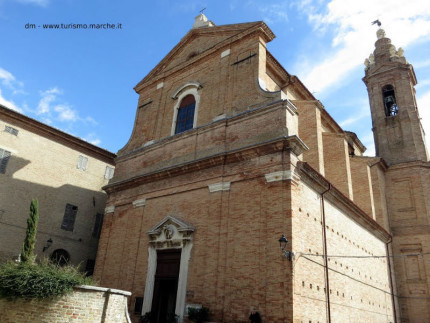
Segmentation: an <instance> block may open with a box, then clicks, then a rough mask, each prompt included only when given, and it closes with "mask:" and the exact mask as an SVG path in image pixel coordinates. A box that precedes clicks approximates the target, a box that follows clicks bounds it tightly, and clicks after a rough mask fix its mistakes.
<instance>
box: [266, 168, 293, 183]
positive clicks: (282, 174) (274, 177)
mask: <svg viewBox="0 0 430 323" xmlns="http://www.w3.org/2000/svg"><path fill="white" fill-rule="evenodd" d="M264 177H266V182H267V183H271V182H277V181H285V180H291V179H293V174H292V171H291V170H281V171H279V172H274V173H269V174H265V175H264Z"/></svg>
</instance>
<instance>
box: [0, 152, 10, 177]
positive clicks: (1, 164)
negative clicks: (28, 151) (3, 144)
mask: <svg viewBox="0 0 430 323" xmlns="http://www.w3.org/2000/svg"><path fill="white" fill-rule="evenodd" d="M10 154H11V152H10V151H7V150H4V149H2V148H0V174H5V173H6V167H7V163H8V162H9V158H10Z"/></svg>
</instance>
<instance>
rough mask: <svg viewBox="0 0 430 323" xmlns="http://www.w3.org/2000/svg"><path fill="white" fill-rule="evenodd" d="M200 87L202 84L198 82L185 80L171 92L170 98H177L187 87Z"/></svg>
mask: <svg viewBox="0 0 430 323" xmlns="http://www.w3.org/2000/svg"><path fill="white" fill-rule="evenodd" d="M201 87H202V85H201V84H200V83H199V82H187V83H185V84H184V85H182V86H180V87H179V88H178V89H177V90H176V91H175V93H173V94H172V99H177V98H178V96H179V94H180V93H181V92H182V91H183V90H185V89H187V88H194V89H197V90H198V89H200V88H201Z"/></svg>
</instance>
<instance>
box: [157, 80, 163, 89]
mask: <svg viewBox="0 0 430 323" xmlns="http://www.w3.org/2000/svg"><path fill="white" fill-rule="evenodd" d="M163 86H164V82H160V83H158V84H157V90H159V89H161V88H162V87H163Z"/></svg>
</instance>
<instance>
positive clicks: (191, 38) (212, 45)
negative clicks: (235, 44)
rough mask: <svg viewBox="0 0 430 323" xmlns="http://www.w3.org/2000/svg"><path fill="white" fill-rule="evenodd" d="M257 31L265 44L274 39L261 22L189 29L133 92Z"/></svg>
mask: <svg viewBox="0 0 430 323" xmlns="http://www.w3.org/2000/svg"><path fill="white" fill-rule="evenodd" d="M257 30H260V31H261V32H262V33H263V34H264V35H265V36H266V37H265V38H266V41H267V42H269V41H271V40H272V39H273V38H274V37H275V36H274V34H273V33H272V31H271V30H270V29H269V27H267V25H266V24H265V23H264V22H262V21H257V22H249V23H243V24H233V25H223V26H214V27H203V28H196V29H191V30H190V31H189V32H188V33H187V34H186V35H185V36H184V37H183V38H182V39H181V41H180V42H179V43H178V44H177V45H176V46H175V47H174V48H173V49H172V50H171V51H170V52H169V53H168V54H167V55H166V56H165V57H164V58H163V59H162V60H161V62H160V63H158V64H157V66H155V67H154V69H152V71H151V72H149V74H148V75H147V76H146V77H145V78H144V79H143V80H142V81H140V82H139V83H138V84H137V85H136V87H135V90H136V91H138V89H139V88H140V87H141V86H142V85H143V84H145V83H148V82H150V81H151V80H152V79H154V78H157V76H160V75H164V74H165V72H168V71H172V70H173V69H175V68H176V67H178V66H181V65H184V64H186V63H188V62H193V61H195V60H196V59H198V58H200V57H202V56H204V55H206V54H208V53H210V52H212V51H213V50H216V49H218V48H220V47H222V46H225V45H227V44H228V43H230V42H232V41H234V40H236V39H239V38H241V37H244V36H246V35H248V34H250V33H252V32H255V31H257Z"/></svg>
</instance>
